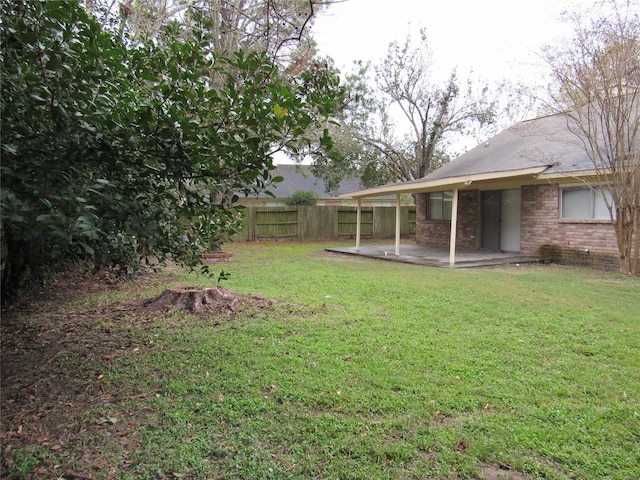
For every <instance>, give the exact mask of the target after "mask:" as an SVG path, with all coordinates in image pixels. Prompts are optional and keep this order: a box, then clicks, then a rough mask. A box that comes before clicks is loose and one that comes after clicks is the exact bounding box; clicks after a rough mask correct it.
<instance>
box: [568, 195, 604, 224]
mask: <svg viewBox="0 0 640 480" xmlns="http://www.w3.org/2000/svg"><path fill="white" fill-rule="evenodd" d="M607 203H609V204H611V193H609V191H608V190H606V189H604V188H565V189H563V190H562V195H561V198H560V217H561V218H564V219H569V220H609V210H608V209H607Z"/></svg>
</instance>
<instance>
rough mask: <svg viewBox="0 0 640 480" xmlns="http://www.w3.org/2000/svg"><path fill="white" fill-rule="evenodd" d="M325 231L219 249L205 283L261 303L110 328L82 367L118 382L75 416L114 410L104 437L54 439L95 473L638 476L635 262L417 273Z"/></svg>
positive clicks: (639, 339) (638, 287) (107, 384)
mask: <svg viewBox="0 0 640 480" xmlns="http://www.w3.org/2000/svg"><path fill="white" fill-rule="evenodd" d="M332 245H335V244H331V245H329V244H326V245H325V244H318V243H302V244H300V243H266V244H262V243H259V244H246V243H237V244H229V245H227V246H225V250H226V251H230V252H233V254H234V256H233V260H232V262H231V263H229V264H225V265H223V266H222V267H223V268H224V270H225V271H227V272H230V273H231V276H230V279H229V280H228V281H226V282H224V285H223V286H224V287H225V288H227V289H229V290H232V291H235V292H240V293H247V294H255V295H260V296H264V297H267V298H270V299H274V300H277V302H276V303H275V304H274V305H273V307H272V308H269V309H265V310H259V311H253V312H251V314H246V315H244V316H243V315H239V316H236V318H234V319H233V320H231V321H223V322H222V323H220V322H219V321H212V320H211V319H208V318H206V317H202V316H192V315H182V314H178V313H172V314H169V315H158V317H157V318H156V319H152V320H148V321H145V322H136V321H135V315H136V314H135V312H134V313H131V314H130V315H129V316H128V317H125V318H123V319H121V320H120V321H118V322H116V324H115V325H112V326H111V327H110V328H112V330H113V334H114V335H118V334H120V333H123V334H124V333H126V335H127V336H128V338H130V339H131V342H132V348H128V349H127V350H126V351H122V352H121V353H120V354H118V355H114V357H113V358H112V359H110V361H109V362H105V363H101V364H100V365H95V366H91V365H89V366H86V365H85V366H84V367H82V368H85V369H86V368H89V369H91V368H93V370H91V371H93V372H95V373H100V382H101V385H102V387H101V388H103V389H106V390H107V391H109V390H117V391H119V392H122V395H120V397H119V400H118V401H116V402H113V403H110V404H109V405H106V406H105V405H104V404H100V403H99V402H97V404H96V406H95V409H94V410H92V411H90V412H85V415H86V416H87V417H92V418H95V417H98V416H101V417H105V416H106V417H107V418H113V419H114V421H117V425H119V426H120V428H121V429H122V428H124V427H122V425H124V424H127V431H126V435H125V438H124V440H123V439H122V433H121V434H120V440H119V443H118V445H120V447H119V448H120V449H121V451H114V448H113V447H112V446H111V447H110V446H109V445H112V444H113V438H112V437H113V435H112V434H110V433H109V425H108V422H107V425H104V426H102V427H101V430H100V431H99V433H95V432H94V435H93V436H92V437H91V438H87V439H86V440H85V441H86V443H85V444H84V445H82V446H79V445H75V446H70V447H69V448H76V449H81V448H84V449H85V451H86V450H90V451H93V452H96V451H100V452H102V453H101V454H102V455H105V456H108V457H110V458H112V469H113V471H112V472H111V475H112V476H113V478H127V477H128V478H140V479H144V478H148V479H154V478H193V479H205V478H211V479H217V478H220V479H223V478H234V479H236V478H237V479H269V478H273V479H284V478H292V479H310V478H326V479H385V478H392V479H470V478H479V479H480V478H507V479H538V478H541V479H619V480H623V479H625V480H626V479H629V480H630V479H635V478H640V282H639V281H638V279H637V278H636V279H633V278H625V277H622V276H620V275H617V274H613V273H604V272H596V271H592V270H586V269H576V268H566V267H558V266H553V265H549V266H522V267H515V266H513V267H504V268H491V269H456V270H449V269H434V268H426V267H419V266H413V265H406V264H396V263H391V262H383V261H375V260H365V259H359V258H356V257H350V256H337V255H333V254H329V253H326V252H324V250H323V249H324V248H325V247H328V246H332ZM174 283H175V282H174ZM179 283H189V284H194V285H210V284H211V281H208V280H207V279H206V278H203V277H199V276H196V275H193V274H189V275H185V276H184V277H183V278H182V279H180V280H179ZM214 283H215V282H214ZM138 288H142V286H139V287H138ZM160 290H161V285H160V284H159V283H158V282H157V281H156V282H155V283H154V284H153V286H152V287H149V290H148V291H145V292H144V293H143V296H145V295H146V296H148V297H151V296H153V295H155V294H157V293H159V291H160ZM137 294H138V295H139V294H140V292H139V291H138V292H137ZM127 295H128V294H127V292H126V291H125V292H120V293H117V294H114V293H110V294H108V295H106V294H103V295H98V296H94V297H91V298H90V299H84V300H82V301H81V302H79V303H78V302H76V303H75V307H74V308H80V307H79V305H96V304H100V305H104V304H108V303H109V302H113V301H114V300H116V299H118V300H121V299H123V298H127ZM69 361H73V359H72V358H69ZM134 412H137V413H134ZM131 419H135V421H134V420H131ZM123 452H124V453H123ZM15 454H16V452H14V453H13V455H15ZM21 454H23V455H27V453H25V451H22V452H21ZM28 454H29V455H31V457H38V455H41V456H42V454H41V453H40V454H39V453H38V452H28ZM27 456H28V455H27ZM31 457H29V458H31ZM14 460H15V459H14ZM33 461H34V462H36V460H33ZM67 461H68V462H72V461H71V460H69V459H67ZM77 461H79V460H77ZM36 463H37V462H36ZM15 465H16V463H15V462H14V469H15ZM114 472H115V473H114ZM498 474H500V475H503V477H498V476H497V475H498ZM95 475H96V477H97V478H109V475H110V474H109V472H105V471H100V472H95Z"/></svg>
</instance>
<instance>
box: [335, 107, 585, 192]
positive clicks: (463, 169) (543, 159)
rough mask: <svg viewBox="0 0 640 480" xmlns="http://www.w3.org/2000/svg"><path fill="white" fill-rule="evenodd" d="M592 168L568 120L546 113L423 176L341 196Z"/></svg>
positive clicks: (514, 181) (420, 189) (437, 187)
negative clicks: (568, 125) (544, 115)
mask: <svg viewBox="0 0 640 480" xmlns="http://www.w3.org/2000/svg"><path fill="white" fill-rule="evenodd" d="M592 169H593V163H592V162H591V160H590V159H589V157H588V156H587V154H586V152H585V149H584V146H583V144H582V143H581V141H580V139H579V138H578V137H577V136H576V135H574V134H573V133H571V132H570V131H569V129H568V127H567V124H566V119H565V118H564V117H563V116H561V115H550V116H546V117H540V118H536V119H533V120H526V121H524V122H520V123H517V124H515V125H513V126H511V127H509V128H508V129H506V130H503V131H502V132H500V133H498V134H497V135H495V136H494V137H492V138H490V139H489V140H488V141H487V142H485V143H483V144H481V145H478V146H477V147H475V148H473V149H472V150H470V151H468V152H467V153H464V154H463V155H461V156H459V157H458V158H456V159H455V160H453V161H451V162H450V163H447V164H446V165H444V166H442V167H440V168H439V169H437V170H435V171H434V172H432V173H430V174H429V175H427V176H426V177H424V178H421V179H418V180H413V181H410V182H401V183H396V184H392V185H385V186H382V187H374V188H369V189H366V190H360V191H355V192H351V193H348V194H345V195H344V196H345V197H351V198H364V197H369V196H372V195H379V194H384V193H414V192H426V191H437V190H443V189H446V188H454V187H455V188H477V185H478V183H479V182H484V184H486V186H489V185H491V184H494V185H495V184H496V182H503V183H509V184H517V183H522V182H524V181H531V179H533V178H538V177H539V176H540V175H541V174H544V175H547V176H548V175H551V176H553V175H565V176H566V175H567V174H570V173H573V174H575V173H576V172H590V171H591V170H592ZM491 182H492V183H491ZM474 184H475V185H476V186H475V187H471V185H474Z"/></svg>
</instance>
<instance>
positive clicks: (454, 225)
mask: <svg viewBox="0 0 640 480" xmlns="http://www.w3.org/2000/svg"><path fill="white" fill-rule="evenodd" d="M452 200H453V201H452V204H451V237H450V239H449V266H451V267H452V266H454V265H455V263H456V231H457V230H458V189H457V188H456V189H454V190H453V199H452Z"/></svg>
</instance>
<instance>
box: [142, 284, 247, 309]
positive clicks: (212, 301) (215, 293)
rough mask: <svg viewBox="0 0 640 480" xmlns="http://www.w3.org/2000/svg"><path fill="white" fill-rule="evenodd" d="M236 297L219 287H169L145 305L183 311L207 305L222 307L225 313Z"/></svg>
mask: <svg viewBox="0 0 640 480" xmlns="http://www.w3.org/2000/svg"><path fill="white" fill-rule="evenodd" d="M237 301H238V299H237V297H236V296H235V295H233V294H232V293H230V292H226V291H224V290H223V289H222V288H220V287H205V288H199V287H189V286H180V287H171V288H167V289H166V290H165V291H164V292H162V293H161V294H160V295H159V296H158V297H156V298H155V299H153V300H149V301H148V302H147V303H146V304H145V307H147V308H148V309H149V310H161V311H165V312H166V311H169V310H174V309H175V310H180V311H185V312H191V313H195V312H199V311H200V310H202V308H204V307H207V306H216V307H220V306H222V307H224V309H226V310H227V313H231V312H233V311H234V305H235V303H236V302H237Z"/></svg>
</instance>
